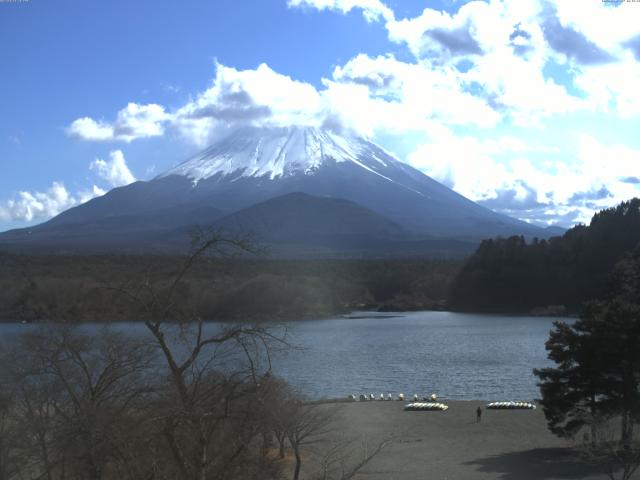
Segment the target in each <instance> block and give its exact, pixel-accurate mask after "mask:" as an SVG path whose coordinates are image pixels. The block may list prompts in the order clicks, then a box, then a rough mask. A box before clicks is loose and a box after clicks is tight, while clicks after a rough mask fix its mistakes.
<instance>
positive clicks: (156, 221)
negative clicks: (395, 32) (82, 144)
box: [0, 127, 547, 248]
mask: <svg viewBox="0 0 640 480" xmlns="http://www.w3.org/2000/svg"><path fill="white" fill-rule="evenodd" d="M294 192H301V193H304V194H307V195H310V196H313V197H318V198H320V199H327V198H329V199H343V200H345V201H348V202H351V203H350V208H351V210H350V211H351V213H352V217H351V221H350V222H348V223H349V224H354V225H355V224H359V223H361V224H363V225H364V224H368V225H370V226H371V224H372V223H376V222H378V223H379V228H378V229H377V230H376V229H375V228H373V229H371V228H370V229H368V230H367V231H366V232H360V233H359V234H360V235H361V236H363V235H364V236H371V235H374V236H377V237H379V238H380V237H392V236H395V237H398V235H414V236H427V237H429V238H436V237H437V238H440V239H448V238H456V239H459V240H470V241H474V242H476V241H478V240H480V239H482V238H486V237H493V236H498V235H502V236H507V235H513V234H523V235H527V236H539V237H545V236H547V235H545V232H544V230H542V229H539V228H537V227H534V226H531V225H529V224H527V223H525V222H521V221H519V220H515V219H513V218H510V217H507V216H504V215H501V214H498V213H495V212H493V211H491V210H488V209H486V208H484V207H481V206H479V205H477V204H475V203H473V202H472V201H470V200H468V199H466V198H464V197H462V196H461V195H459V194H457V193H455V192H454V191H452V190H451V189H449V188H447V187H445V186H444V185H441V184H440V183H438V182H436V181H434V180H433V179H431V178H429V177H427V176H426V175H424V174H422V173H421V172H419V171H418V170H416V169H414V168H412V167H410V166H408V165H406V164H405V163H403V162H400V161H399V160H397V159H396V158H395V157H393V156H392V155H390V154H389V153H387V152H386V151H385V150H384V149H382V148H380V147H378V146H377V145H375V144H373V143H371V142H369V141H367V140H365V139H362V138H357V137H343V136H340V135H337V134H335V133H333V132H329V131H324V130H318V129H314V128H302V127H291V128H275V129H258V128H241V129H236V130H233V131H231V132H230V133H229V134H228V135H227V136H226V137H225V138H223V139H222V140H221V141H219V142H216V143H215V144H214V145H212V146H211V147H209V148H207V149H205V150H204V151H202V152H201V153H199V154H198V155H196V156H195V157H193V158H191V159H189V160H187V161H186V162H184V163H182V164H180V165H178V166H176V167H174V168H172V169H170V170H168V171H167V172H165V173H163V174H162V175H160V176H158V177H156V178H154V179H153V180H151V181H148V182H136V183H133V184H131V185H128V186H126V187H121V188H116V189H114V190H111V191H110V192H109V193H107V194H106V195H104V196H102V197H99V198H95V199H93V200H91V201H89V202H87V203H85V204H83V205H80V206H78V207H75V208H72V209H70V210H68V211H66V212H63V213H61V214H60V215H58V216H57V217H55V218H53V219H51V220H49V221H48V222H45V223H43V224H41V225H38V226H35V227H31V228H27V229H21V230H14V231H11V232H7V233H5V234H3V235H0V244H2V243H5V244H7V243H13V244H17V243H18V244H21V245H29V244H32V245H42V246H47V245H53V244H55V245H56V247H57V248H60V247H62V246H64V245H67V246H69V247H70V248H81V247H83V246H86V247H92V246H93V247H95V246H96V245H97V244H100V245H101V246H102V247H104V248H109V246H110V245H113V246H114V247H117V248H122V247H127V246H131V247H136V246H138V247H139V246H141V245H146V246H154V245H163V246H167V245H170V244H172V241H170V240H171V239H172V238H175V236H176V234H177V233H178V232H184V230H185V229H186V228H188V227H189V226H193V225H196V224H199V225H210V224H212V223H214V222H216V221H218V220H220V219H221V218H222V217H224V216H227V217H228V216H229V215H230V214H232V213H234V212H239V211H240V210H243V209H247V208H248V207H251V206H252V205H256V204H258V203H261V202H265V201H267V200H270V199H275V198H276V197H282V196H283V195H287V194H291V193H294ZM306 201H307V203H306V204H305V205H306V207H307V209H308V211H309V212H311V211H314V209H313V208H311V207H312V206H313V205H311V204H310V203H309V202H310V200H309V199H306ZM288 203H291V199H289V202H288ZM320 203H323V205H324V206H323V209H324V210H327V208H328V204H327V202H323V201H320ZM353 204H356V205H353ZM261 208H263V209H267V210H269V217H270V218H272V221H273V219H274V218H275V217H277V216H278V215H282V216H288V217H290V216H291V215H292V214H294V212H293V211H292V210H287V209H283V208H282V204H279V203H278V202H275V203H272V204H269V203H267V204H266V206H262V207H261ZM279 209H280V210H279ZM334 210H335V209H334ZM316 211H317V209H316ZM327 211H331V208H328V210H327ZM356 212H357V214H356ZM263 214H264V212H263V213H260V214H259V215H263ZM244 215H248V213H247V212H245V213H244ZM256 215H258V214H256ZM297 215H299V216H300V215H302V213H300V212H298V213H297ZM313 215H316V214H313ZM354 216H355V217H360V216H361V218H360V219H359V220H357V221H356V220H354V218H353V217H354ZM228 218H233V217H228ZM340 218H341V217H340V216H339V215H338V216H336V215H329V214H327V217H326V218H322V219H321V218H320V217H317V225H315V226H314V225H313V220H314V218H313V216H312V217H311V218H309V219H305V222H306V223H305V227H304V228H306V229H308V230H309V231H310V232H313V235H316V236H322V235H324V234H327V235H332V234H334V233H337V231H338V230H340V229H344V227H345V225H347V223H345V222H343V221H342V220H340ZM245 219H246V217H245ZM236 220H237V219H236ZM229 222H231V220H227V223H225V224H224V225H225V226H230V225H231V223H229ZM221 225H222V224H221ZM301 225H302V224H301ZM391 225H393V228H392V227H391ZM254 226H256V224H255V222H254ZM302 229H303V228H302V226H301V227H300V230H302ZM382 231H384V232H385V233H384V234H381V233H380V232H382ZM263 233H264V232H263ZM349 233H353V232H349V231H347V232H346V234H349ZM307 237H308V236H307ZM165 239H166V240H165ZM272 240H273V241H276V239H275V238H272ZM277 240H278V241H283V240H284V239H283V238H279V239H277Z"/></svg>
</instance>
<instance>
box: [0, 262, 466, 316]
mask: <svg viewBox="0 0 640 480" xmlns="http://www.w3.org/2000/svg"><path fill="white" fill-rule="evenodd" d="M184 261H185V260H184V258H181V257H168V256H125V255H123V256H118V255H102V256H100V255H87V256H77V255H76V256H60V255H58V256H57V255H48V256H25V255H11V254H2V253H0V320H23V319H24V320H34V321H35V320H41V319H51V320H58V321H69V322H72V321H93V320H96V321H102V320H135V319H136V318H137V311H136V309H135V308H134V305H132V304H131V303H130V302H129V301H128V300H127V295H123V294H122V293H121V290H122V289H129V290H130V289H132V288H134V286H137V285H141V284H146V283H147V282H149V284H150V285H153V286H154V287H155V288H157V289H158V291H163V289H166V288H168V285H169V284H170V279H171V278H173V277H174V276H175V275H176V272H177V271H178V270H179V269H180V268H181V266H182V265H183V263H184ZM459 267H460V262H459V261H458V260H435V259H411V260H402V259H398V260H276V259H254V260H249V259H244V260H243V259H233V258H232V259H221V258H217V259H203V260H202V261H199V262H198V263H197V264H196V265H194V267H193V268H192V269H191V271H190V273H189V275H188V276H187V277H186V278H185V279H184V282H183V284H182V286H181V290H180V295H179V300H178V302H179V304H180V307H181V308H185V309H188V310H190V311H193V312H194V313H196V314H197V315H199V316H202V317H203V318H207V319H219V320H236V319H242V320H256V319H267V320H271V319H276V320H288V319H294V320H295V319H300V318H309V317H316V318H317V317H324V316H331V315H335V314H338V313H342V312H348V311H351V310H353V309H362V308H366V309H378V308H379V309H383V310H397V309H400V310H405V309H407V310H423V309H433V308H436V309H442V308H444V305H445V303H446V295H447V291H448V288H449V286H450V284H451V280H452V279H453V278H454V277H455V275H456V273H457V271H458V268H459Z"/></svg>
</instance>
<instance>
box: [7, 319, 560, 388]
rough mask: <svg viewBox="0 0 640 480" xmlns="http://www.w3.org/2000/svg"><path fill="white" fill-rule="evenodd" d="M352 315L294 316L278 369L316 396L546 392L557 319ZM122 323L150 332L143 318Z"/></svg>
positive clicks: (13, 328) (10, 327) (12, 329)
mask: <svg viewBox="0 0 640 480" xmlns="http://www.w3.org/2000/svg"><path fill="white" fill-rule="evenodd" d="M391 315H394V316H391ZM351 317H358V318H343V317H340V318H335V319H327V320H307V321H300V322H292V323H290V324H289V341H290V342H291V343H292V344H293V345H295V346H297V347H299V349H296V350H293V351H289V352H286V353H276V354H275V356H274V359H273V367H274V368H273V369H274V372H275V373H276V374H277V375H279V376H281V377H284V378H286V379H287V380H289V381H290V382H291V383H292V384H293V385H295V386H296V387H297V388H298V389H299V390H300V391H301V392H303V393H304V394H306V395H308V396H310V397H312V398H321V397H345V396H347V395H348V394H350V393H354V394H357V395H358V394H360V393H374V394H375V395H376V396H379V395H380V393H383V392H384V393H385V394H386V393H392V394H394V395H395V394H397V393H399V392H402V393H404V394H405V396H410V395H413V394H414V393H417V394H418V395H420V396H422V395H425V394H431V393H437V394H438V395H439V396H440V397H445V398H454V399H482V400H531V399H534V398H538V397H539V396H540V393H539V390H538V388H537V387H536V378H535V377H534V376H533V374H532V369H533V368H536V367H544V366H547V365H549V361H548V360H547V358H546V351H545V349H544V343H545V341H546V340H547V337H548V335H549V330H550V329H551V327H552V322H553V320H555V319H552V318H540V317H510V316H496V315H478V314H460V313H450V312H411V313H398V314H385V315H382V314H375V313H374V314H372V313H357V312H356V313H354V314H352V315H351ZM569 321H570V320H569ZM24 328H25V327H24V326H21V325H19V324H11V323H5V324H0V336H1V337H2V338H3V339H4V340H7V339H8V338H9V337H11V335H12V334H14V333H16V332H19V331H21V330H23V329H24ZM117 328H118V329H126V330H129V331H131V332H132V333H136V332H137V333H141V332H144V327H143V326H142V325H140V324H126V323H125V324H117Z"/></svg>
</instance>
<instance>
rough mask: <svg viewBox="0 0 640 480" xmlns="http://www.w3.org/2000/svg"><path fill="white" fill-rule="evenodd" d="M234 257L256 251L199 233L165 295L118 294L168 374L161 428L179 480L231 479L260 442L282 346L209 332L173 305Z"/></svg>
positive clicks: (242, 328) (256, 333) (243, 241)
mask: <svg viewBox="0 0 640 480" xmlns="http://www.w3.org/2000/svg"><path fill="white" fill-rule="evenodd" d="M234 252H251V253H253V252H255V249H254V248H253V245H252V244H251V242H250V240H249V239H247V238H229V237H227V236H225V235H224V234H222V233H221V232H206V234H202V233H201V234H199V235H197V236H196V237H195V239H194V244H193V249H192V252H191V254H190V255H189V256H188V257H187V258H186V260H185V262H184V264H183V266H182V267H181V268H180V269H179V271H178V272H177V273H176V275H175V278H174V279H173V281H172V282H170V284H169V286H168V287H167V288H165V289H163V290H162V291H159V290H158V288H157V286H154V285H153V284H152V282H150V281H148V280H147V281H145V282H143V283H142V284H140V285H125V286H123V287H119V288H118V291H119V292H120V293H121V294H123V295H124V296H125V297H126V298H128V299H129V301H132V302H133V303H134V304H135V305H137V306H138V312H139V315H138V318H139V319H142V320H143V321H144V325H145V326H146V328H147V330H148V331H149V332H150V333H151V335H152V337H153V339H154V341H155V343H156V344H157V346H158V347H159V350H160V351H161V355H162V357H163V359H164V363H165V365H166V367H167V373H168V375H167V377H168V382H169V383H168V385H167V387H166V388H165V389H164V394H163V396H162V398H161V399H160V400H159V402H158V406H159V412H160V415H159V416H158V417H157V420H158V421H159V422H161V423H162V428H161V432H162V436H163V438H164V440H165V444H166V447H167V449H168V452H169V454H170V456H171V459H172V463H173V465H174V468H175V475H177V476H179V477H180V478H184V479H185V480H186V479H191V480H205V479H207V478H213V477H214V476H215V477H216V478H226V477H228V476H229V475H231V472H233V471H235V470H237V469H239V468H240V469H241V466H242V465H244V466H246V465H248V464H251V463H252V460H249V459H248V456H249V450H250V446H251V443H252V442H253V441H254V439H255V438H256V437H257V436H258V435H259V434H260V429H259V428H257V426H256V425H257V423H259V422H258V420H257V419H256V418H255V414H254V412H256V411H257V410H259V408H258V407H257V406H256V405H257V404H258V403H259V399H260V389H261V379H262V378H263V377H264V376H265V374H266V373H267V372H269V371H270V369H271V368H270V357H269V351H270V346H271V345H272V344H273V343H278V342H283V338H281V337H278V336H276V335H274V334H273V333H272V332H271V330H270V329H269V328H266V327H264V326H261V325H251V326H247V325H239V324H233V325H227V326H222V327H221V326H211V325H207V324H206V323H205V321H204V319H202V318H201V317H200V316H198V315H197V314H195V313H194V312H192V311H189V310H185V309H184V307H182V308H180V307H179V305H184V303H182V302H176V301H175V298H176V295H178V293H179V292H181V291H182V289H184V288H185V287H184V285H183V281H184V280H185V278H186V276H187V275H188V273H189V271H190V270H191V269H192V268H193V266H194V265H195V264H196V263H197V262H199V261H206V259H207V258H208V256H210V255H211V254H213V255H216V256H220V255H225V256H228V255H230V254H233V253H234ZM242 468H244V467H242ZM245 474H246V472H245Z"/></svg>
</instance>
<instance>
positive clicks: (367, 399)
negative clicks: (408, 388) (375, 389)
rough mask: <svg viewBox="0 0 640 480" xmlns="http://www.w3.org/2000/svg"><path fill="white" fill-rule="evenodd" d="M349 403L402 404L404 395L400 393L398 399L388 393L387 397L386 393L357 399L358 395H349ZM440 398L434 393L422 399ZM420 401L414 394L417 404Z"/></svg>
mask: <svg viewBox="0 0 640 480" xmlns="http://www.w3.org/2000/svg"><path fill="white" fill-rule="evenodd" d="M347 398H348V400H349V401H351V402H357V401H358V400H359V401H361V402H373V401H376V400H378V401H392V400H397V401H400V402H404V393H399V394H398V396H397V397H396V398H394V397H393V395H391V394H390V393H388V394H387V395H385V394H384V393H381V394H380V396H376V395H374V394H373V393H370V394H368V395H367V394H361V395H360V396H359V397H357V396H356V395H353V394H352V395H349V397H347ZM437 398H438V396H437V395H436V394H435V393H432V394H431V395H429V396H424V397H422V400H425V401H435V400H436V399H437ZM418 400H419V397H418V394H416V393H414V394H413V401H414V402H417V401H418Z"/></svg>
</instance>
